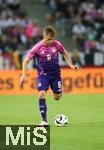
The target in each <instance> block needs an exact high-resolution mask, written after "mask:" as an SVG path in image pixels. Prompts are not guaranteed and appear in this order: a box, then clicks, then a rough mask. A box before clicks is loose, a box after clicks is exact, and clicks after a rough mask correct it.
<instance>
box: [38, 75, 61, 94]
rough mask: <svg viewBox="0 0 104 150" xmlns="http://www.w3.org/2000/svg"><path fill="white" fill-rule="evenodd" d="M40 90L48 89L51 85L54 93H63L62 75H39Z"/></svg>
mask: <svg viewBox="0 0 104 150" xmlns="http://www.w3.org/2000/svg"><path fill="white" fill-rule="evenodd" d="M37 84H38V90H39V91H41V90H44V91H47V90H48V89H49V86H50V87H51V89H52V91H53V93H55V94H60V93H62V81H61V77H60V76H56V77H55V78H53V79H49V78H48V77H47V76H42V77H38V83H37Z"/></svg>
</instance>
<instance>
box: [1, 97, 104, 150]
mask: <svg viewBox="0 0 104 150" xmlns="http://www.w3.org/2000/svg"><path fill="white" fill-rule="evenodd" d="M47 105H48V121H49V123H50V125H51V150H104V94H102V95H70V94H66V95H63V97H62V99H61V100H60V101H59V102H57V101H54V100H53V97H52V96H48V97H47ZM59 113H62V114H65V115H66V116H68V118H69V124H68V126H66V127H56V126H55V125H54V117H55V116H56V115H57V114H59ZM40 121H41V116H40V113H39V110H38V98H37V97H36V96H0V124H38V123H40Z"/></svg>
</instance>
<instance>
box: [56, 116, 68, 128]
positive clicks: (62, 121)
mask: <svg viewBox="0 0 104 150" xmlns="http://www.w3.org/2000/svg"><path fill="white" fill-rule="evenodd" d="M54 123H55V125H56V126H58V127H64V126H66V125H67V124H68V117H66V116H65V115H63V114H59V115H57V116H56V117H55V119H54Z"/></svg>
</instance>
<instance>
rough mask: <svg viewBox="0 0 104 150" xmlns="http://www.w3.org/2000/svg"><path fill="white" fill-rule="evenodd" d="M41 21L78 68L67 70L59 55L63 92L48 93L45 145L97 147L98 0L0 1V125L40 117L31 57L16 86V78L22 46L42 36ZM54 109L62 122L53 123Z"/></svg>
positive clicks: (101, 140)
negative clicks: (26, 72)
mask: <svg viewBox="0 0 104 150" xmlns="http://www.w3.org/2000/svg"><path fill="white" fill-rule="evenodd" d="M45 25H53V26H54V27H55V28H56V30H57V37H56V38H57V39H58V40H60V42H61V43H62V44H63V45H64V47H65V48H66V49H67V50H68V51H69V52H70V53H71V56H72V60H73V62H74V63H75V64H76V65H78V66H79V67H80V68H81V69H80V70H79V71H78V72H77V73H75V72H72V71H70V70H69V69H68V68H67V64H66V62H65V60H64V59H63V57H62V56H59V60H60V65H61V67H62V68H63V69H62V76H63V86H64V87H63V88H64V92H65V94H64V95H63V98H62V101H60V102H59V103H57V102H53V100H51V99H53V98H52V97H51V95H48V99H49V100H48V101H47V102H48V107H49V112H48V115H49V122H50V124H51V125H52V127H51V150H54V149H55V150H59V149H62V150H83V149H84V150H92V149H94V150H103V149H104V1H103V0H0V124H37V123H39V121H40V115H39V112H38V97H37V95H36V94H35V93H36V73H34V72H35V71H34V70H35V68H36V60H35V59H34V60H32V61H31V63H30V64H29V65H28V69H29V70H30V72H29V77H28V82H29V84H28V83H27V85H25V86H24V87H23V88H21V89H19V82H18V78H19V75H20V73H21V71H20V70H21V66H22V61H23V59H24V57H25V55H26V53H27V51H28V50H29V49H30V48H31V47H32V46H33V45H34V44H35V43H37V42H38V41H39V40H41V39H42V29H43V27H44V26H45ZM31 70H33V71H31ZM29 80H31V82H32V83H31V82H30V81H29ZM17 86H18V87H17ZM13 88H14V89H13ZM31 91H32V92H31ZM27 93H28V94H29V93H30V94H31V95H28V96H27V95H26V94H27ZM71 93H73V94H71ZM76 93H77V94H78V95H76ZM22 94H24V95H22ZM33 94H35V96H33ZM17 95H18V96H17ZM58 113H64V114H65V115H67V116H68V117H69V125H68V126H67V127H65V128H56V127H55V126H54V121H53V118H54V117H55V115H57V114H58Z"/></svg>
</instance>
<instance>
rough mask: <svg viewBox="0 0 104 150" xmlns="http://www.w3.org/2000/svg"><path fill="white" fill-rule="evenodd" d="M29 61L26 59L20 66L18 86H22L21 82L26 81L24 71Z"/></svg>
mask: <svg viewBox="0 0 104 150" xmlns="http://www.w3.org/2000/svg"><path fill="white" fill-rule="evenodd" d="M29 61H30V59H29V58H28V57H26V58H25V59H24V61H23V64H22V75H21V76H20V85H22V83H23V81H24V80H25V79H26V70H27V65H28V63H29Z"/></svg>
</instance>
